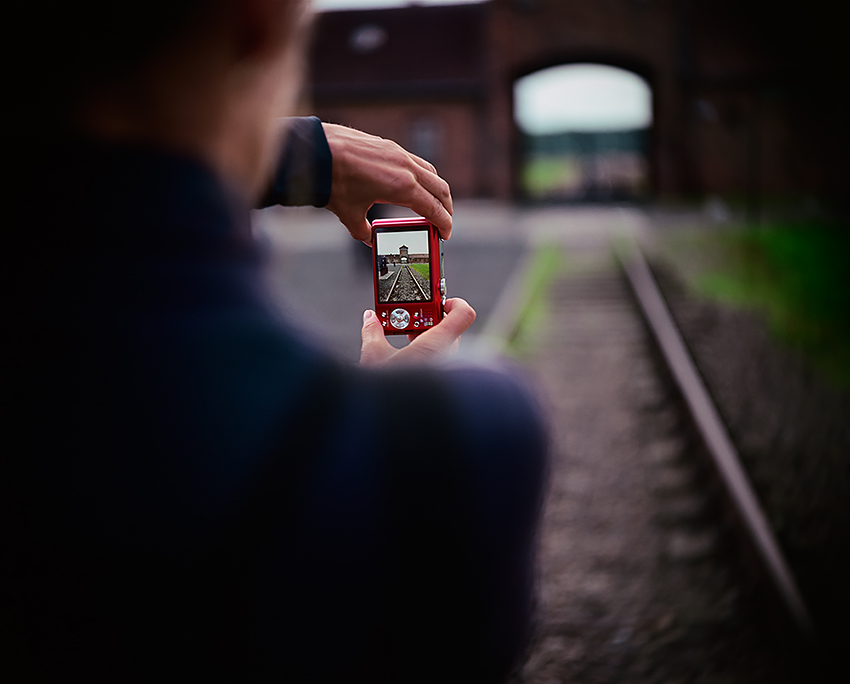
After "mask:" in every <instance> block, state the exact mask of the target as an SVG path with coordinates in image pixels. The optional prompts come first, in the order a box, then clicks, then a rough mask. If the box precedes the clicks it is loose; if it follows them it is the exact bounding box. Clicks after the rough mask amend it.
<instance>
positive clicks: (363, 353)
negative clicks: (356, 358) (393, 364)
mask: <svg viewBox="0 0 850 684" xmlns="http://www.w3.org/2000/svg"><path fill="white" fill-rule="evenodd" d="M360 339H361V345H360V364H361V365H363V366H377V365H380V364H382V363H384V361H386V360H387V359H388V358H389V357H391V356H392V355H393V354H395V353H396V349H395V347H393V346H392V345H391V344H390V343H389V342H387V338H386V337H385V336H384V329H383V326H382V325H381V322H380V321H379V320H378V316H377V314H376V313H375V312H374V311H372V310H371V309H366V311H364V312H363V327H362V328H361V329H360Z"/></svg>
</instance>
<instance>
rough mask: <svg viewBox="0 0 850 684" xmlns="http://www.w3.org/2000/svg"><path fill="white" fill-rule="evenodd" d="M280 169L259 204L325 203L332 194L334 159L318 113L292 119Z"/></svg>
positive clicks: (284, 144)
mask: <svg viewBox="0 0 850 684" xmlns="http://www.w3.org/2000/svg"><path fill="white" fill-rule="evenodd" d="M288 123H289V129H288V131H287V134H286V136H285V139H284V142H283V145H282V148H281V154H280V160H279V162H278V166H277V170H276V171H275V174H274V177H273V178H272V183H271V187H270V188H269V190H268V191H267V192H266V194H265V196H264V197H263V198H262V200H261V202H260V203H259V208H264V207H268V206H271V205H273V204H282V205H284V206H305V205H312V206H314V207H324V206H326V205H327V203H328V202H329V201H330V198H331V182H332V178H333V175H332V174H333V159H332V157H331V149H330V146H329V145H328V140H327V138H326V137H325V132H324V129H323V128H322V122H321V121H320V120H319V119H318V118H317V117H315V116H307V117H294V118H291V119H289V121H288Z"/></svg>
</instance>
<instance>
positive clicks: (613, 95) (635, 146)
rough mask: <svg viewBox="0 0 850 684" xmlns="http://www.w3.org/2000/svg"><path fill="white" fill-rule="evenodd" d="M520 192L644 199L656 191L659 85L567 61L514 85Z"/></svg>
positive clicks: (547, 197) (532, 196) (545, 197)
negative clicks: (653, 150)
mask: <svg viewBox="0 0 850 684" xmlns="http://www.w3.org/2000/svg"><path fill="white" fill-rule="evenodd" d="M514 119H515V121H516V125H517V128H518V130H519V140H520V150H519V152H520V153H519V158H518V163H519V168H518V169H517V171H518V174H517V180H518V190H519V193H520V195H521V196H522V197H523V198H525V199H529V200H539V201H557V200H562V201H591V202H593V201H595V202H598V201H618V200H640V199H643V198H645V197H646V196H647V195H648V194H649V191H650V170H649V150H648V146H649V133H650V130H651V127H652V91H651V89H650V87H649V84H648V83H647V82H646V81H645V80H644V79H642V78H641V77H640V76H638V75H637V74H635V73H633V72H631V71H626V70H625V69H619V68H616V67H612V66H607V65H604V64H584V63H582V64H564V65H560V66H555V67H551V68H548V69H542V70H540V71H536V72H534V73H531V74H529V75H527V76H524V77H522V78H520V79H518V80H517V81H516V82H515V83H514Z"/></svg>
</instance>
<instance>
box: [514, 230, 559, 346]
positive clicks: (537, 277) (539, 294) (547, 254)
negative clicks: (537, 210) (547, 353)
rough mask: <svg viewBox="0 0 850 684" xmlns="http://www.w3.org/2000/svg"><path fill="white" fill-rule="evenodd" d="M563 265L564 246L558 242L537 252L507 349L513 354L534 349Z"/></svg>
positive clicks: (540, 248) (526, 281) (525, 284)
mask: <svg viewBox="0 0 850 684" xmlns="http://www.w3.org/2000/svg"><path fill="white" fill-rule="evenodd" d="M562 266H563V260H562V256H561V250H560V248H559V247H557V246H555V245H543V246H541V247H539V248H538V249H537V252H536V253H535V254H534V256H533V260H532V262H531V266H530V267H529V269H528V272H527V274H526V280H525V283H523V288H524V292H525V293H526V297H525V307H524V308H523V310H522V313H521V314H520V316H519V320H518V321H517V325H516V328H515V329H514V332H513V335H512V336H511V338H510V340H509V341H508V348H507V351H508V353H509V354H511V355H512V356H514V357H523V356H526V355H527V354H528V353H529V352H530V351H531V349H532V347H533V343H534V340H535V339H536V338H537V336H536V333H537V331H538V330H539V328H540V321H541V320H542V318H543V315H544V313H545V311H546V293H547V292H548V290H549V285H550V284H551V283H552V281H553V280H554V279H555V277H556V276H557V275H558V273H559V272H560V269H561V267H562Z"/></svg>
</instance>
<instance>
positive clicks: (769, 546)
mask: <svg viewBox="0 0 850 684" xmlns="http://www.w3.org/2000/svg"><path fill="white" fill-rule="evenodd" d="M624 251H625V253H624ZM617 256H618V258H619V260H620V263H621V264H622V266H623V269H624V271H625V274H626V279H627V281H628V283H629V285H630V286H631V288H632V291H633V293H634V295H635V299H636V300H637V302H638V306H639V307H640V309H641V310H642V313H643V316H644V318H645V320H646V322H647V325H648V327H649V328H650V331H651V333H652V336H653V337H654V338H655V341H656V343H657V345H658V347H659V349H660V351H661V354H662V356H663V357H664V360H665V362H666V364H667V366H668V368H669V370H670V373H671V375H672V376H673V379H674V381H675V382H676V385H677V386H678V388H679V391H680V392H681V394H682V397H683V399H684V401H685V403H686V404H687V407H688V410H689V411H690V414H691V418H692V419H693V422H694V424H695V426H696V428H697V430H698V431H699V433H700V435H701V436H702V438H703V440H704V442H705V445H706V447H707V449H708V452H709V454H710V455H711V459H712V462H713V464H714V466H715V468H716V470H717V473H718V475H719V477H720V479H721V481H722V483H723V485H724V487H725V489H726V492H727V494H728V496H729V498H730V500H731V503H732V506H733V507H734V509H735V512H736V513H737V516H738V519H739V520H740V522H741V524H742V526H743V527H744V530H745V532H746V534H747V537H748V539H749V541H750V543H751V545H752V547H753V549H754V551H755V553H756V556H757V558H758V560H759V562H760V564H761V566H762V568H763V569H764V571H765V572H766V573H767V575H768V577H769V578H770V581H771V583H772V585H773V588H774V589H775V590H776V592H777V594H778V596H779V598H780V599H781V600H782V603H783V604H784V606H785V609H786V610H787V611H788V613H789V616H790V617H791V619H792V620H793V622H794V623H795V625H796V626H797V628H798V629H799V631H800V632H801V633H802V635H803V636H805V637H806V638H807V639H809V640H810V641H814V640H815V629H814V624H813V622H812V619H811V617H810V614H809V611H808V608H807V607H806V604H805V602H804V600H803V598H802V595H801V594H800V591H799V589H798V588H797V583H796V580H795V579H794V576H793V574H792V572H791V570H790V568H789V566H788V563H787V562H786V560H785V558H784V556H783V554H782V551H781V550H780V548H779V544H778V543H777V541H776V538H775V536H774V534H773V531H772V530H771V529H770V526H769V524H768V522H767V517H766V515H765V514H764V511H763V510H762V508H761V505H760V504H759V502H758V498H757V497H756V494H755V491H754V490H753V488H752V485H751V484H750V481H749V478H748V477H747V474H746V472H745V471H744V468H743V466H742V465H741V460H740V458H739V456H738V452H737V450H736V448H735V445H734V444H733V442H732V440H731V438H730V437H729V433H728V430H727V429H726V426H725V424H724V423H723V421H722V419H721V417H720V413H719V412H718V410H717V408H716V407H715V405H714V402H713V401H712V398H711V395H710V394H709V392H708V389H707V388H706V386H705V384H704V383H703V380H702V378H701V376H700V375H699V373H698V371H697V368H696V365H695V364H694V361H693V359H692V358H691V356H690V354H689V352H688V349H687V347H686V346H685V343H684V341H683V340H682V337H681V335H680V333H679V329H678V328H677V327H676V323H675V322H674V320H673V316H672V315H671V313H670V311H669V309H668V308H667V304H666V302H665V301H664V298H663V296H662V295H661V292H660V290H659V289H658V285H657V284H656V282H655V279H654V278H653V276H652V272H651V271H650V269H649V265H648V264H647V262H646V259H645V258H644V256H643V254H642V252H641V251H640V248H639V247H638V246H637V245H636V244H634V245H632V246H631V247H630V248H628V249H627V250H623V249H618V250H617Z"/></svg>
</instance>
